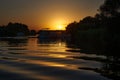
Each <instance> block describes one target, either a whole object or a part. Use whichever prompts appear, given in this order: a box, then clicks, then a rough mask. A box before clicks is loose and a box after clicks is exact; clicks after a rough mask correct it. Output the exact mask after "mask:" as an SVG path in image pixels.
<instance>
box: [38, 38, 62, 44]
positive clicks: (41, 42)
mask: <svg viewBox="0 0 120 80" xmlns="http://www.w3.org/2000/svg"><path fill="white" fill-rule="evenodd" d="M63 41H64V40H62V39H52V38H48V39H38V41H37V42H38V44H51V43H57V42H63Z"/></svg>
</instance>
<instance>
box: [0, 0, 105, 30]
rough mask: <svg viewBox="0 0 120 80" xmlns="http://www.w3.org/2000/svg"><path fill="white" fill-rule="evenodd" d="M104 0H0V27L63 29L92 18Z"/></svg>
mask: <svg viewBox="0 0 120 80" xmlns="http://www.w3.org/2000/svg"><path fill="white" fill-rule="evenodd" d="M103 2H104V0H0V25H6V24H8V22H13V23H14V22H19V23H23V24H26V25H28V26H29V28H30V29H36V30H39V29H44V28H50V29H64V27H65V26H66V25H67V24H69V23H70V22H73V21H79V20H81V19H82V18H84V17H86V16H94V15H95V14H96V13H97V9H98V8H99V6H100V5H101V4H103Z"/></svg>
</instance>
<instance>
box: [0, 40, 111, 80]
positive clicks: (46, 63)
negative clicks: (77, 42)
mask: <svg viewBox="0 0 120 80" xmlns="http://www.w3.org/2000/svg"><path fill="white" fill-rule="evenodd" d="M68 46H70V45H69V44H66V42H64V41H61V40H55V41H54V40H38V39H36V38H29V39H28V40H1V41H0V80H111V79H108V78H107V77H105V76H102V75H101V74H100V73H99V69H101V68H102V66H103V63H102V61H100V60H97V59H105V58H106V57H105V56H100V55H99V56H98V55H95V54H85V53H80V52H74V51H72V50H79V49H77V48H72V47H68ZM90 58H92V60H90Z"/></svg>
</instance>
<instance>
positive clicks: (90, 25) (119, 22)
mask: <svg viewBox="0 0 120 80" xmlns="http://www.w3.org/2000/svg"><path fill="white" fill-rule="evenodd" d="M119 27H120V0H105V1H104V4H102V5H101V6H100V7H99V9H98V13H96V15H95V16H94V17H92V16H87V17H85V18H83V19H82V20H80V21H79V22H72V23H70V24H69V25H68V26H67V27H66V32H67V34H69V35H70V37H71V42H73V43H75V44H77V45H81V44H83V43H84V45H85V44H88V45H89V44H90V45H94V44H95V45H96V44H98V46H106V47H108V46H111V49H115V48H117V49H118V48H120V31H119ZM109 49H110V48H109Z"/></svg>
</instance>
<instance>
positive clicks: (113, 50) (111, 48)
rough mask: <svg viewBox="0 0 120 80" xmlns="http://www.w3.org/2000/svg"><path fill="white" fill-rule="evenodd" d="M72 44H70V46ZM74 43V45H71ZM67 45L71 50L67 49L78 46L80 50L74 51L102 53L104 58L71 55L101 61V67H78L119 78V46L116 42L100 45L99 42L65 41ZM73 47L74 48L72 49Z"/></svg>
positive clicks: (114, 78) (115, 78)
mask: <svg viewBox="0 0 120 80" xmlns="http://www.w3.org/2000/svg"><path fill="white" fill-rule="evenodd" d="M71 45H72V46H71ZM73 45H74V46H73ZM67 47H69V48H73V50H69V51H76V48H80V50H78V51H76V52H80V53H81V52H82V53H85V54H96V55H97V56H99V55H104V56H105V57H106V58H98V57H91V56H82V57H81V56H80V57H73V58H76V59H84V60H92V61H98V62H101V63H102V67H101V68H99V69H98V68H89V67H87V68H86V67H83V68H81V67H80V69H85V70H92V71H95V72H98V73H100V74H101V75H102V76H105V77H108V78H111V79H113V80H119V79H120V69H119V68H120V56H119V52H120V51H119V47H118V46H117V45H116V44H111V43H107V45H104V43H103V45H100V46H99V43H98V44H97V43H92V42H91V43H84V42H80V43H79V45H78V44H71V43H70V42H68V43H67ZM74 49H75V50H74Z"/></svg>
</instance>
